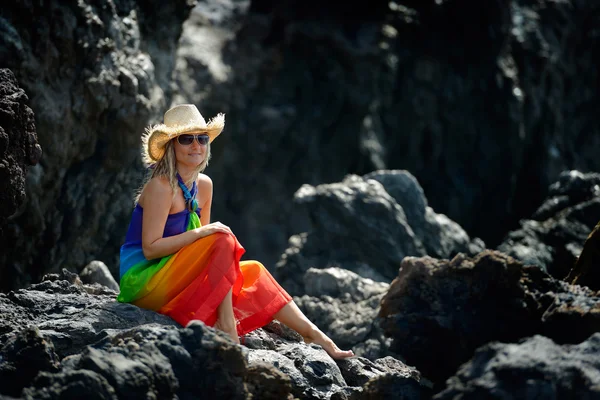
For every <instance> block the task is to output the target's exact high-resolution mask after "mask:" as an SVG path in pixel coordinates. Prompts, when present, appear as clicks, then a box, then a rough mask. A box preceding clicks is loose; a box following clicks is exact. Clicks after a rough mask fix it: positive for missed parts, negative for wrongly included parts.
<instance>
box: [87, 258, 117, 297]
mask: <svg viewBox="0 0 600 400" xmlns="http://www.w3.org/2000/svg"><path fill="white" fill-rule="evenodd" d="M79 278H81V281H82V282H83V283H99V284H100V285H103V286H106V287H107V288H109V289H111V290H114V291H115V292H118V291H119V284H118V283H117V282H116V281H115V278H113V276H112V274H111V273H110V271H109V270H108V267H107V266H106V264H104V263H103V262H102V261H97V260H95V261H92V262H91V263H89V264H88V265H86V266H85V268H84V269H83V270H82V271H81V272H80V273H79Z"/></svg>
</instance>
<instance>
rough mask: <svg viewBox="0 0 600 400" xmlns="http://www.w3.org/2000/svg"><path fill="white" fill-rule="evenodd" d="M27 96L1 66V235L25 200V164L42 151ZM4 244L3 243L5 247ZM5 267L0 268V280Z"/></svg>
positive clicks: (3, 279)
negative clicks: (8, 221) (8, 219)
mask: <svg viewBox="0 0 600 400" xmlns="http://www.w3.org/2000/svg"><path fill="white" fill-rule="evenodd" d="M28 104H29V98H28V97H27V95H26V94H25V91H24V90H23V89H21V88H20V87H19V83H18V82H17V79H16V78H15V76H14V74H13V73H12V71H11V70H9V69H6V68H2V69H0V182H1V186H0V204H1V205H2V206H1V207H0V235H2V233H3V230H4V226H5V224H6V220H7V218H8V217H10V216H11V215H13V214H14V213H15V212H17V210H18V209H19V208H20V207H21V206H22V205H23V203H24V202H25V177H26V175H27V170H28V167H30V166H33V165H36V164H37V163H38V161H39V159H40V157H41V155H42V150H41V147H40V145H39V144H38V142H37V134H36V130H35V121H34V116H33V111H31V108H29V106H28ZM5 248H6V247H5ZM6 269H7V268H0V281H5V280H6V279H7V278H5V277H4V276H3V275H4V274H5V273H6V272H7V271H6Z"/></svg>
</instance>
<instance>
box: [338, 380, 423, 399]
mask: <svg viewBox="0 0 600 400" xmlns="http://www.w3.org/2000/svg"><path fill="white" fill-rule="evenodd" d="M431 395H432V390H431V388H429V387H426V386H423V385H420V384H419V383H418V382H417V381H415V380H413V379H406V378H405V377H403V376H401V375H398V374H386V375H380V376H377V377H375V378H373V379H371V380H370V381H369V382H367V384H366V385H365V386H364V388H363V390H362V391H361V392H357V393H354V394H352V395H351V396H349V397H348V400H362V399H366V400H379V399H402V400H404V399H406V400H409V399H410V400H425V399H430V398H431Z"/></svg>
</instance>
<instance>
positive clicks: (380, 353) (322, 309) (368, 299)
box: [294, 268, 396, 360]
mask: <svg viewBox="0 0 600 400" xmlns="http://www.w3.org/2000/svg"><path fill="white" fill-rule="evenodd" d="M304 283H305V287H306V289H307V294H306V295H304V296H300V297H295V298H294V300H295V301H296V303H297V304H298V307H300V309H302V311H303V312H304V314H306V316H307V317H308V318H309V319H310V320H311V321H313V322H314V323H315V324H316V325H317V326H318V327H320V328H321V329H322V330H323V331H324V332H325V333H326V334H327V335H328V336H329V337H330V338H331V339H333V341H334V342H335V343H336V344H337V345H338V346H340V347H341V348H342V349H352V350H353V351H354V354H356V355H358V356H362V357H366V358H369V359H371V360H375V359H378V358H381V357H385V356H387V355H390V354H393V353H391V352H390V351H389V346H390V339H389V338H387V337H386V336H385V335H384V333H383V330H382V329H381V327H380V321H379V320H378V318H377V314H378V311H379V303H380V302H381V298H382V297H383V296H384V294H385V293H386V292H387V289H388V287H389V285H388V284H387V283H383V282H374V281H372V280H371V279H366V278H361V277H360V276H359V275H357V274H355V273H353V272H351V271H347V270H344V269H341V268H327V269H316V268H311V269H309V270H308V271H307V272H306V275H305V277H304ZM394 355H395V354H394ZM395 356H396V355H395Z"/></svg>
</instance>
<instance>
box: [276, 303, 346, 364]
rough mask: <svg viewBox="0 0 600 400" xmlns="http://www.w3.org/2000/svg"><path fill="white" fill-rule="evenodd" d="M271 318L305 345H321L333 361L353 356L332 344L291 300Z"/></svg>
mask: <svg viewBox="0 0 600 400" xmlns="http://www.w3.org/2000/svg"><path fill="white" fill-rule="evenodd" d="M273 317H274V318H275V319H276V320H277V321H279V322H281V323H282V324H284V325H286V326H288V327H289V328H292V329H293V330H295V331H296V332H298V333H299V334H300V335H302V337H303V338H304V341H305V342H306V343H316V344H319V345H321V346H322V347H323V349H324V350H325V351H326V352H327V354H329V355H330V356H331V358H333V359H342V358H347V357H352V356H354V353H353V352H352V350H340V348H339V347H337V345H336V344H335V343H333V340H331V339H330V338H329V337H328V336H327V335H325V334H324V333H323V332H322V331H321V330H320V329H319V328H317V326H316V325H315V324H313V323H312V322H311V321H310V320H309V319H308V318H307V317H306V315H304V313H303V312H302V311H301V310H300V309H299V308H298V306H297V305H296V303H294V301H293V300H292V301H290V302H289V303H288V304H286V305H285V306H284V307H283V308H282V309H281V310H279V312H278V313H277V314H275V315H274V316H273Z"/></svg>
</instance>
